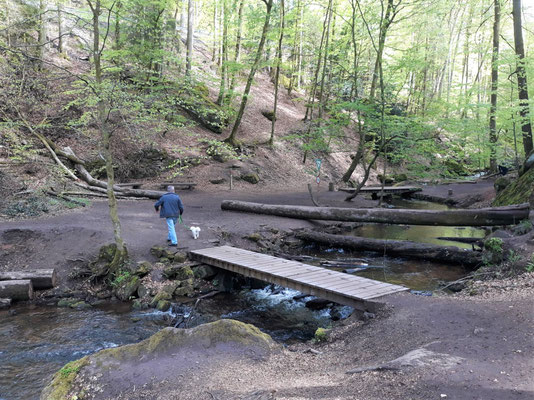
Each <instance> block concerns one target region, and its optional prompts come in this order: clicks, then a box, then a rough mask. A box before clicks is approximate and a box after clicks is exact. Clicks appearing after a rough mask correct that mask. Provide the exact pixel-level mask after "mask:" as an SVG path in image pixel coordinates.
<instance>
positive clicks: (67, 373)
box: [41, 356, 89, 400]
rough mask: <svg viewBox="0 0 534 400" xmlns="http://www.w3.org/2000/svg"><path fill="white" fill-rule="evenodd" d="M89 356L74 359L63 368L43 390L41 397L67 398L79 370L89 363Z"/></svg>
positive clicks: (55, 399)
mask: <svg viewBox="0 0 534 400" xmlns="http://www.w3.org/2000/svg"><path fill="white" fill-rule="evenodd" d="M88 361H89V358H88V357H87V356H86V357H84V358H81V359H79V360H76V361H72V362H70V363H68V364H66V365H65V366H64V367H63V368H61V369H60V370H59V371H58V372H56V374H55V375H54V378H53V379H52V382H51V383H50V384H49V385H48V386H47V387H45V388H44V389H43V391H42V392H41V399H45V400H64V399H67V398H68V397H67V395H68V394H69V392H70V390H71V388H72V384H73V383H74V380H75V379H76V377H77V376H78V372H80V370H81V369H82V368H83V367H84V366H86V365H87V364H88Z"/></svg>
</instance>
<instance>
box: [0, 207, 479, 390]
mask: <svg viewBox="0 0 534 400" xmlns="http://www.w3.org/2000/svg"><path fill="white" fill-rule="evenodd" d="M391 204H392V206H393V207H402V208H424V209H429V208H432V209H446V208H447V206H443V205H437V204H435V203H428V202H414V201H405V200H394V201H393V203H391ZM484 233H485V232H484V231H483V230H481V229H473V228H456V227H425V226H397V225H377V224H365V225H362V226H361V227H358V228H356V229H355V230H353V231H352V232H351V234H354V235H357V236H365V237H373V238H382V239H396V240H415V241H422V242H428V243H436V244H452V245H455V246H460V247H461V246H464V247H470V245H465V244H461V243H456V242H452V243H450V242H449V243H447V242H443V241H441V240H438V239H437V237H441V236H448V237H483V236H484ZM302 254H307V255H310V256H315V257H317V259H319V258H320V259H329V260H331V261H332V262H339V263H343V265H344V266H343V267H339V266H338V267H330V268H332V269H335V270H339V271H342V270H345V269H347V268H346V265H349V266H353V267H354V268H353V271H351V273H354V274H357V275H360V276H364V277H368V278H371V279H376V280H381V281H386V282H390V283H396V284H402V285H405V286H408V287H410V288H411V289H415V290H420V291H431V290H434V289H436V288H438V287H439V286H440V285H441V284H443V283H446V282H450V281H453V280H456V279H458V278H461V277H462V276H464V275H465V274H466V272H467V271H465V270H464V268H462V267H459V266H451V265H446V264H440V263H430V262H425V261H421V260H407V259H401V258H390V257H380V256H377V255H376V254H371V253H361V252H347V251H344V250H343V249H337V248H324V247H316V246H309V247H307V248H305V249H303V251H302ZM315 264H318V262H316V263H315ZM299 295H300V293H299V292H297V291H295V290H291V289H286V288H280V287H276V286H273V285H269V286H267V287H266V288H264V289H256V290H242V291H241V292H237V293H225V294H221V295H218V296H216V297H214V298H208V299H204V300H202V301H201V302H200V303H199V304H198V306H197V307H193V306H192V304H190V305H178V304H176V305H174V307H173V309H172V310H171V311H169V312H165V313H163V312H158V311H154V310H143V311H136V310H131V309H130V306H129V305H128V304H126V303H108V304H106V305H101V306H96V307H93V308H92V309H89V310H72V309H66V308H57V307H45V306H33V305H30V306H28V305H15V306H14V307H12V308H11V309H10V310H9V311H0V338H1V341H0V400H19V399H20V400H33V399H38V398H39V393H40V391H41V390H42V388H43V387H44V386H45V385H46V384H47V383H48V382H49V380H50V377H51V376H52V375H53V374H54V372H55V371H57V370H59V369H60V368H61V367H62V366H63V365H65V364H66V363H68V362H69V361H73V360H76V359H78V358H81V357H83V356H85V355H87V354H91V353H94V352H96V351H98V350H101V349H105V348H110V347H116V346H121V345H124V344H128V343H135V342H139V341H141V340H143V339H146V338H147V337H149V336H150V335H152V334H154V333H155V332H157V331H158V330H160V329H162V328H163V327H166V326H175V325H177V326H179V327H188V328H190V327H193V326H196V325H199V324H202V323H205V322H210V321H215V320H217V319H220V318H232V319H236V320H239V321H243V322H247V323H251V324H254V325H256V326H258V327H259V328H260V329H261V330H263V331H264V332H267V333H269V334H270V335H271V336H272V337H273V338H275V340H278V341H281V342H285V343H290V342H294V341H301V340H308V339H310V338H311V337H313V334H314V332H315V330H316V329H317V328H318V327H325V326H328V325H330V324H331V321H332V315H331V313H333V312H334V311H335V313H336V314H337V318H344V317H347V316H349V315H350V313H351V312H352V309H351V308H349V307H341V306H339V307H337V308H336V309H334V310H330V309H328V310H323V311H312V310H309V309H308V308H306V307H305V302H306V301H307V300H309V299H311V298H312V297H311V296H309V297H305V298H302V297H300V298H299V297H297V299H295V296H299Z"/></svg>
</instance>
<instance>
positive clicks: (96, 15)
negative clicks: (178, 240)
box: [86, 0, 128, 268]
mask: <svg viewBox="0 0 534 400" xmlns="http://www.w3.org/2000/svg"><path fill="white" fill-rule="evenodd" d="M86 1H87V4H88V5H89V8H90V9H91V14H92V20H93V24H92V25H93V47H92V51H91V53H92V58H93V67H94V86H93V92H94V94H95V96H96V100H97V105H96V125H97V127H98V130H99V132H100V139H101V151H102V155H103V156H104V159H105V163H106V175H107V196H108V206H109V216H110V219H111V224H112V225H113V236H114V238H115V244H116V246H117V251H116V252H115V257H114V259H113V261H112V268H118V267H119V266H120V264H121V263H122V262H123V261H124V260H125V259H126V258H127V256H128V252H127V250H126V244H125V243H124V239H123V237H122V229H121V223H120V220H119V213H118V207H117V198H116V197H115V192H114V190H113V186H114V184H115V172H114V171H113V158H112V155H111V130H110V129H109V126H108V114H109V113H108V112H107V110H106V108H107V107H106V101H105V98H104V96H105V89H104V78H103V76H102V52H103V50H104V46H105V43H101V40H100V15H101V13H102V3H101V0H86ZM112 8H113V5H111V6H110V7H109V9H108V12H109V13H110V14H111V9H112ZM109 29H110V27H109V25H108V26H107V32H106V34H105V35H104V37H107V36H108V35H107V34H108V33H109Z"/></svg>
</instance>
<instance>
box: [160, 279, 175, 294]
mask: <svg viewBox="0 0 534 400" xmlns="http://www.w3.org/2000/svg"><path fill="white" fill-rule="evenodd" d="M178 286H180V282H172V283H168V284H166V285H164V286H163V288H162V289H161V290H162V291H164V292H166V293H169V294H170V295H171V296H172V294H173V293H174V291H175V290H176V288H177V287H178Z"/></svg>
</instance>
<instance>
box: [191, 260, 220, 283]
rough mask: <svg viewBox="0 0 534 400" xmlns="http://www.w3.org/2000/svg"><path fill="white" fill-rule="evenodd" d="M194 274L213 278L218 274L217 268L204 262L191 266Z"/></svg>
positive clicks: (196, 276)
mask: <svg viewBox="0 0 534 400" xmlns="http://www.w3.org/2000/svg"><path fill="white" fill-rule="evenodd" d="M191 269H192V270H193V275H194V276H195V278H197V279H211V278H213V277H215V275H217V270H215V268H213V267H212V266H210V265H206V264H202V265H199V266H197V267H193V268H191Z"/></svg>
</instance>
